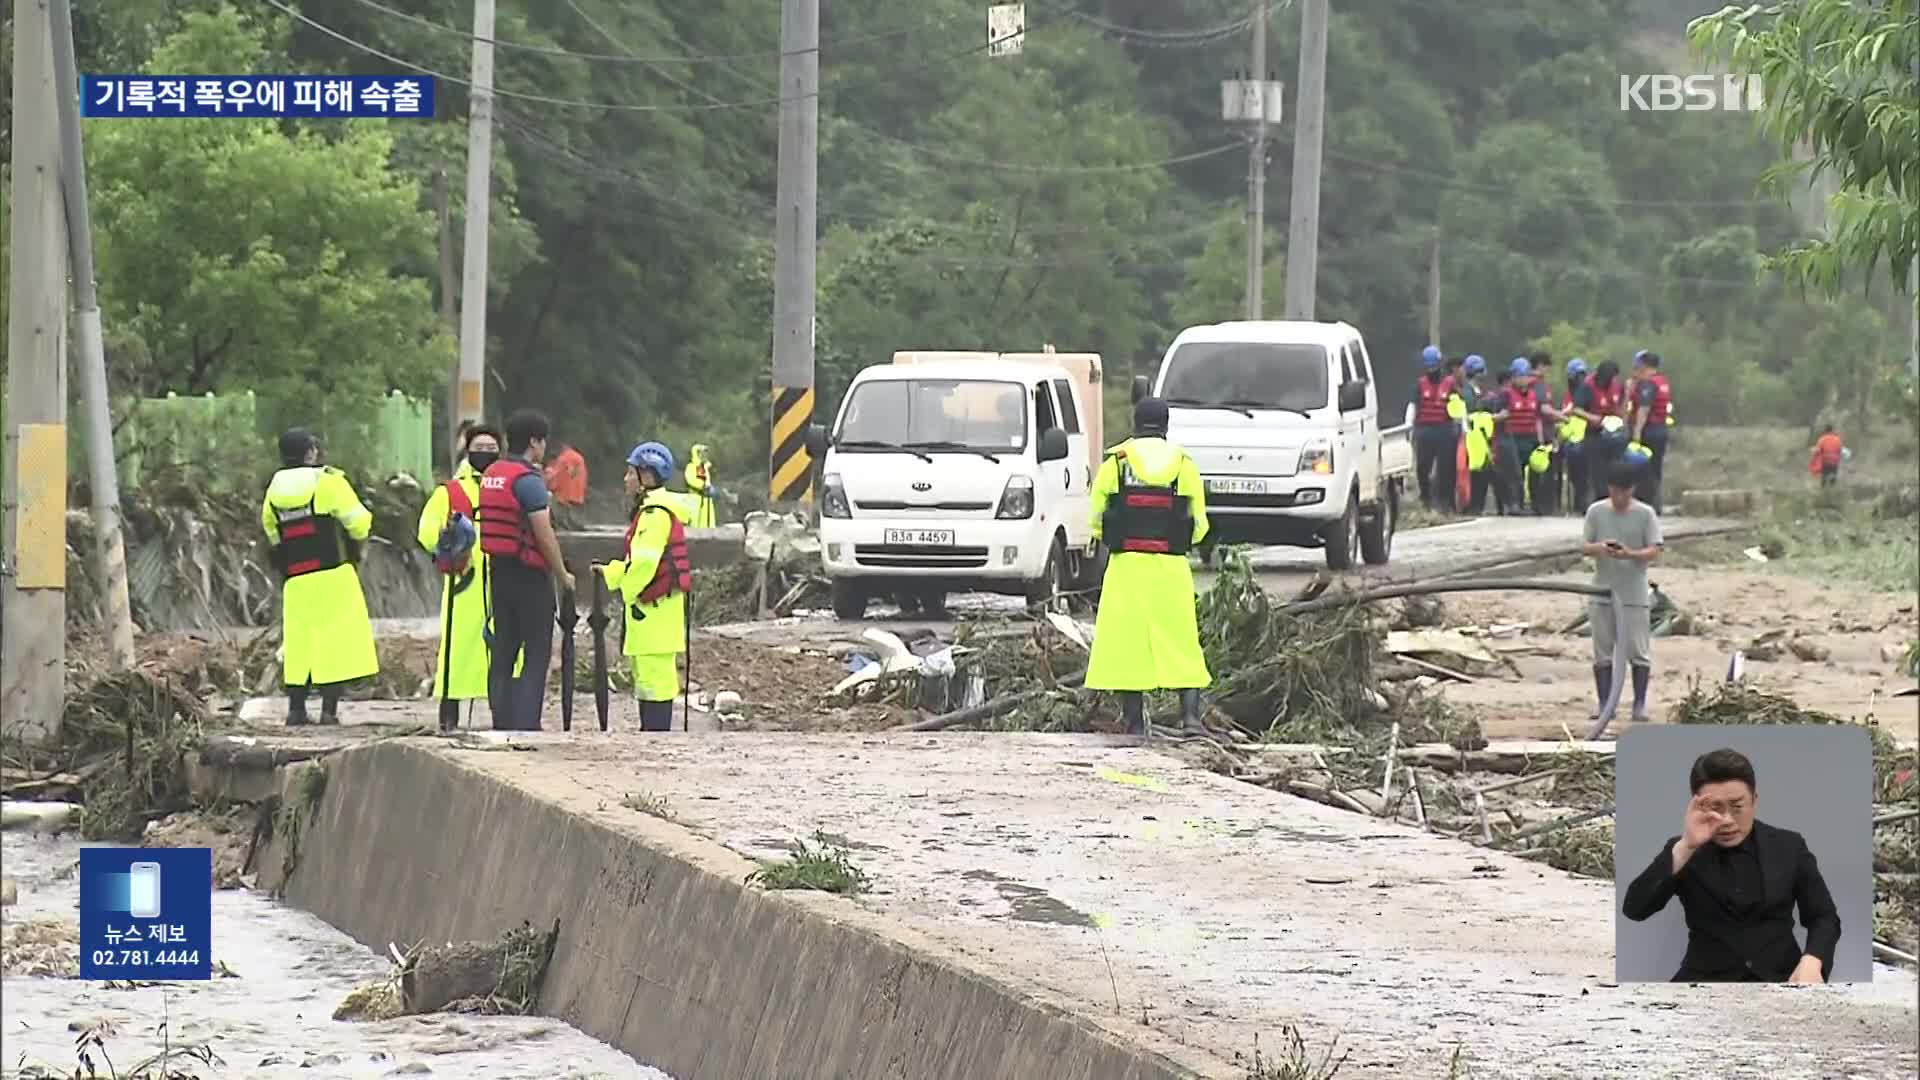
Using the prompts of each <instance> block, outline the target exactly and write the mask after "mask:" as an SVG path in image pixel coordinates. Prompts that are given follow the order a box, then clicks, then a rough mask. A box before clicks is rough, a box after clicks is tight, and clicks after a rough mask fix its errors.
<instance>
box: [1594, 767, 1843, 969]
mask: <svg viewBox="0 0 1920 1080" xmlns="http://www.w3.org/2000/svg"><path fill="white" fill-rule="evenodd" d="M1689 783H1690V784H1691V786H1692V788H1693V799H1692V801H1691V802H1689V803H1688V804H1687V814H1686V819H1685V825H1684V828H1683V831H1682V832H1681V834H1680V835H1679V836H1676V837H1674V838H1673V839H1671V840H1669V841H1667V843H1666V846H1665V847H1663V848H1661V849H1660V854H1659V855H1657V856H1655V857H1654V860H1653V862H1652V863H1651V864H1650V865H1648V867H1647V868H1646V869H1645V870H1644V871H1642V872H1641V873H1640V876H1639V877H1637V878H1635V879H1633V884H1631V885H1629V886H1627V897H1626V901H1625V902H1624V903H1623V904H1621V911H1622V913H1623V914H1625V915H1626V917H1627V918H1629V919H1632V920H1633V921H1635V922H1643V921H1645V920H1647V919H1650V918H1652V917H1653V916H1655V915H1657V914H1659V913H1660V911H1661V910H1662V909H1663V908H1665V907H1666V906H1667V901H1669V900H1671V899H1673V897H1674V896H1676V895H1677V896H1679V897H1680V907H1681V909H1682V910H1683V911H1685V912H1686V916H1687V954H1686V956H1685V957H1684V958H1683V959H1682V960H1681V961H1680V970H1679V971H1677V972H1675V973H1674V976H1673V981H1674V982H1781V981H1786V982H1790V983H1823V982H1826V981H1827V976H1828V975H1830V974H1832V973H1833V951H1834V947H1835V946H1836V945H1838V944H1839V942H1840V913H1839V910H1838V909H1837V908H1835V907H1834V903H1833V897H1832V895H1831V894H1829V893H1828V892H1827V883H1826V880H1825V879H1824V878H1822V877H1821V876H1820V867H1819V865H1818V864H1816V863H1815V862H1814V858H1813V852H1811V851H1809V850H1807V842H1806V840H1805V838H1803V837H1802V836H1801V835H1800V834H1799V833H1797V832H1794V831H1792V830H1791V829H1780V828H1775V827H1774V826H1772V825H1768V824H1767V823H1766V822H1764V821H1755V820H1754V817H1753V815H1754V807H1755V804H1756V803H1757V802H1758V801H1759V799H1758V796H1757V795H1756V794H1755V792H1756V788H1757V786H1758V785H1757V784H1756V783H1755V781H1754V775H1753V762H1751V761H1748V760H1747V757H1746V755H1744V754H1741V753H1739V752H1738V751H1734V750H1715V751H1713V752H1712V753H1707V754H1702V755H1700V758H1699V760H1697V761H1695V762H1694V763H1693V773H1692V775H1691V776H1690V777H1689ZM1795 905H1798V906H1799V908H1800V922H1801V924H1802V925H1804V926H1805V927H1806V928H1807V948H1806V952H1805V953H1802V952H1801V950H1800V946H1799V944H1798V943H1797V942H1796V941H1795V940H1794V937H1793V909H1794V906H1795Z"/></svg>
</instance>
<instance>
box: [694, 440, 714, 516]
mask: <svg viewBox="0 0 1920 1080" xmlns="http://www.w3.org/2000/svg"><path fill="white" fill-rule="evenodd" d="M687 493H688V494H690V495H692V496H693V498H692V499H691V500H690V502H691V503H692V505H693V516H692V517H691V518H688V519H687V524H688V525H689V526H691V527H693V528H696V529H711V528H713V527H714V525H715V523H716V522H717V521H718V518H717V517H716V516H715V515H714V512H713V498H714V495H715V494H717V493H716V492H715V491H714V489H713V462H711V461H709V460H707V444H705V443H694V444H693V452H692V453H691V454H689V455H688V456H687Z"/></svg>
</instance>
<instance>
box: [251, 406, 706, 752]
mask: <svg viewBox="0 0 1920 1080" xmlns="http://www.w3.org/2000/svg"><path fill="white" fill-rule="evenodd" d="M456 443H457V445H456V448H455V463H454V467H453V470H452V476H451V477H450V478H449V479H448V480H446V481H445V482H444V483H442V484H440V485H438V486H437V487H435V489H434V490H433V492H432V493H431V495H429V497H428V498H427V502H426V506H425V507H424V508H423V509H422V510H421V512H420V519H419V522H418V525H417V528H416V531H415V538H416V540H417V541H418V543H419V544H420V546H421V548H422V549H424V550H425V551H426V552H427V553H428V554H430V555H431V556H432V557H433V562H434V566H435V568H436V570H438V572H439V575H440V577H441V579H442V582H443V584H442V586H441V596H440V646H439V651H438V654H437V656H436V657H435V663H434V677H433V694H434V696H435V697H436V698H438V699H439V700H440V727H441V730H443V731H450V730H453V729H455V728H457V727H458V726H459V724H460V720H461V713H462V710H463V708H469V709H470V707H471V705H472V704H473V703H475V702H478V701H479V700H481V699H485V700H486V702H487V705H488V709H489V712H490V713H491V716H492V722H493V727H494V728H495V729H496V730H506V731H537V730H539V729H540V727H541V716H542V713H543V710H544V706H545V702H546V693H547V674H548V670H549V667H550V661H551V659H552V649H553V638H554V631H555V629H556V627H559V629H560V631H561V632H562V633H571V632H572V628H571V627H565V626H560V625H559V620H558V613H560V612H562V611H570V610H572V609H573V604H572V602H571V598H572V594H573V593H574V591H575V589H576V587H577V583H576V582H575V580H574V576H573V574H571V573H570V572H569V571H568V570H567V567H566V564H565V560H564V558H563V556H562V553H561V550H560V541H559V537H558V534H557V532H556V527H555V522H554V518H553V513H554V510H555V508H556V506H557V505H560V504H562V503H570V504H572V505H578V504H579V503H581V502H583V501H584V487H585V475H586V466H585V462H584V460H583V459H581V458H580V456H579V453H578V451H577V450H574V449H573V448H571V447H567V448H564V449H563V450H562V451H561V454H562V455H571V456H572V459H573V460H571V461H569V460H566V459H565V458H564V457H563V458H562V460H559V461H555V462H547V460H546V459H547V451H548V446H549V431H548V423H547V418H546V417H545V416H544V415H542V414H540V413H539V412H536V411H533V410H522V411H519V412H516V413H514V414H513V415H511V416H509V417H508V418H507V421H506V424H505V425H504V430H502V429H496V428H494V427H491V426H489V425H486V424H482V423H475V422H468V423H464V424H462V425H461V427H460V431H459V434H458V437H457V439H456ZM279 453H280V466H281V467H280V469H279V471H278V472H276V473H275V474H274V476H273V479H272V480H271V481H270V482H269V484H268V486H267V493H266V498H265V500H264V501H263V502H262V505H261V511H260V518H261V526H262V528H263V529H264V530H265V532H266V536H267V541H268V544H269V545H270V550H271V554H272V561H273V564H274V567H275V568H276V569H277V570H278V571H279V573H280V574H281V577H282V579H283V585H282V591H281V598H282V603H281V634H282V637H281V640H282V646H283V654H282V670H283V676H284V679H285V686H286V691H287V723H288V724H290V725H299V724H308V723H313V722H314V719H313V717H312V716H311V715H310V713H309V712H308V709H307V705H308V701H309V700H310V698H311V697H312V695H313V694H314V693H315V692H316V691H317V692H318V694H319V697H320V716H319V720H318V722H319V723H322V724H337V723H339V705H340V699H341V696H342V694H343V691H344V690H345V689H346V687H347V686H348V685H349V684H351V683H353V682H354V681H356V680H360V679H366V678H370V677H372V676H374V675H376V674H378V673H379V669H380V664H379V658H378V655H377V653H376V651H375V649H374V639H373V627H372V623H371V621H370V620H369V618H368V614H367V603H366V597H365V594H364V593H363V592H362V590H361V584H360V577H359V572H358V570H357V569H356V565H357V564H358V562H359V560H360V556H361V554H362V552H363V550H364V547H365V544H366V542H367V538H368V537H369V536H370V535H371V533H372V529H373V514H372V512H371V511H369V510H368V509H367V508H366V506H365V505H364V504H363V503H362V502H361V501H360V498H359V496H358V495H357V494H355V492H354V490H353V486H352V484H351V483H350V482H349V481H348V479H347V477H346V475H345V474H344V473H342V472H341V471H340V470H338V469H335V468H332V467H330V466H327V465H325V464H323V463H322V451H321V445H320V441H319V439H318V438H317V437H315V436H314V435H313V433H311V432H309V431H306V430H304V429H298V428H296V429H294V430H290V431H288V432H286V433H285V434H283V435H281V436H280V441H279ZM543 464H548V465H552V466H559V468H547V469H543V468H542V466H543ZM625 464H626V474H625V479H624V488H625V493H626V499H627V510H628V512H627V514H626V517H627V521H628V524H627V530H626V535H625V539H624V542H623V544H622V545H621V548H620V551H621V555H622V557H621V558H618V559H614V560H611V561H609V562H606V563H596V564H594V565H593V567H592V572H593V573H595V574H597V575H599V576H600V579H601V581H602V582H604V584H605V586H606V588H607V590H608V592H609V594H610V595H617V596H618V597H619V598H620V599H619V603H620V607H621V610H622V613H623V614H622V622H623V630H624V634H623V635H622V642H623V652H624V654H625V655H626V657H627V661H628V664H629V666H630V668H631V670H632V674H633V686H634V693H635V696H636V697H637V698H638V700H639V705H640V720H641V728H642V730H646V731H666V730H670V729H671V727H672V716H673V703H674V699H675V698H676V697H677V696H679V694H680V672H679V666H678V659H679V657H680V656H681V655H682V654H683V653H685V651H686V645H687V635H688V621H687V620H688V612H687V598H688V595H689V593H690V592H691V590H692V584H693V575H692V563H691V560H690V559H689V557H688V551H687V534H686V530H687V529H688V528H689V527H711V526H712V525H713V524H714V523H715V521H716V520H717V517H716V513H715V508H714V501H715V498H716V496H723V497H724V493H723V492H721V491H720V490H719V489H718V488H716V487H715V486H714V484H713V476H712V463H711V459H710V458H709V456H708V448H707V447H706V446H704V445H696V446H694V447H693V452H692V454H691V457H690V460H689V461H688V463H687V465H686V468H685V471H684V473H680V472H678V471H677V470H676V462H675V460H674V454H673V451H672V450H670V449H669V448H668V447H667V446H666V445H665V444H663V443H660V442H655V441H646V442H641V443H640V444H639V445H637V446H635V447H634V448H633V450H632V451H631V452H629V453H628V454H627V457H626V462H625ZM676 476H679V477H681V478H683V479H684V481H685V484H686V488H687V490H686V491H684V492H681V491H672V490H669V487H668V485H669V484H670V483H671V482H672V481H673V480H674V479H675V478H676ZM576 483H577V485H578V486H577V487H575V486H574V485H575V484H576ZM563 495H564V496H566V498H564V499H563V498H562V496H563ZM563 604H564V607H563V606H562V605H563Z"/></svg>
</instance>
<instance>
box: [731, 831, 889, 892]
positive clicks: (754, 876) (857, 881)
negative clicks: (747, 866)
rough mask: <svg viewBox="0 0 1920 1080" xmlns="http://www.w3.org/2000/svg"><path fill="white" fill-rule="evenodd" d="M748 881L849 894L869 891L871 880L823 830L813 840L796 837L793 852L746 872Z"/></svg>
mask: <svg viewBox="0 0 1920 1080" xmlns="http://www.w3.org/2000/svg"><path fill="white" fill-rule="evenodd" d="M747 883H748V884H749V885H758V886H760V887H761V888H763V889H814V890H817V891H819V892H830V893H840V894H843V895H849V896H850V895H853V894H855V893H862V892H866V891H867V886H868V885H869V884H871V882H870V881H869V880H868V878H867V875H866V873H865V872H864V871H862V870H861V869H860V868H859V867H857V866H855V865H853V860H852V859H851V858H850V857H849V856H848V854H847V849H846V847H845V845H843V844H837V843H835V842H834V841H833V838H832V837H830V836H828V835H827V834H825V833H822V832H816V833H814V834H813V843H811V844H809V843H807V842H806V841H805V840H796V841H794V846H793V854H792V855H791V856H789V857H788V858H786V859H785V860H783V861H780V862H768V863H762V864H761V866H760V869H758V870H755V871H754V872H753V873H751V874H748V875H747Z"/></svg>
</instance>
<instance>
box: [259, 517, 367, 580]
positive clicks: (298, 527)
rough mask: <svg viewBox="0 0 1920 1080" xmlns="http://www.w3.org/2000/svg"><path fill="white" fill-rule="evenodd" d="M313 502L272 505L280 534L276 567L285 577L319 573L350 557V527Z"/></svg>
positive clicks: (274, 560)
mask: <svg viewBox="0 0 1920 1080" xmlns="http://www.w3.org/2000/svg"><path fill="white" fill-rule="evenodd" d="M313 503H314V500H312V499H308V500H307V504H306V505H305V506H296V507H293V508H292V509H282V508H280V507H278V506H276V507H274V508H273V524H274V530H275V531H276V532H277V533H278V534H279V536H280V542H279V543H277V544H274V545H273V567H274V569H276V570H278V571H280V575H281V576H282V577H285V578H289V579H291V578H297V577H301V576H304V575H306V574H317V573H319V572H320V571H322V570H332V569H333V568H334V567H336V566H345V565H346V564H347V563H348V562H349V561H350V560H349V557H348V556H349V550H350V549H349V547H348V538H347V531H346V530H345V529H343V528H341V527H340V522H339V521H338V520H337V519H335V518H334V516H333V515H332V514H321V513H317V512H315V511H314V508H313Z"/></svg>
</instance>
